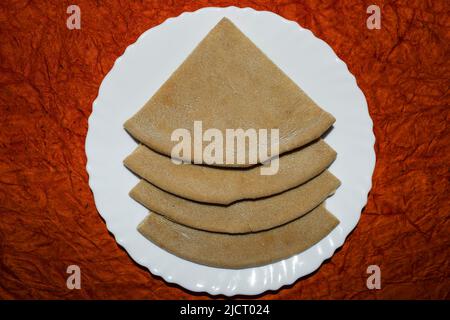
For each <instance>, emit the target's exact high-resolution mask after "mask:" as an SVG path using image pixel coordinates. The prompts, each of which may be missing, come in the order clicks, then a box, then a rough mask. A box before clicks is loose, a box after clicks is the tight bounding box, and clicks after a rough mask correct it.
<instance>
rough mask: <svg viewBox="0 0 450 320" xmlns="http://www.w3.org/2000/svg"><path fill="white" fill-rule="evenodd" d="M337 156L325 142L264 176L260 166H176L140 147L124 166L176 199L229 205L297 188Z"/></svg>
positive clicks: (292, 154) (284, 160)
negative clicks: (241, 167)
mask: <svg viewBox="0 0 450 320" xmlns="http://www.w3.org/2000/svg"><path fill="white" fill-rule="evenodd" d="M335 158H336V152H335V151H334V150H333V149H332V148H330V147H329V146H328V145H327V144H326V143H325V142H324V141H323V140H319V141H317V142H315V143H312V144H309V145H307V146H306V147H304V148H302V149H300V150H298V151H294V152H290V153H287V154H285V155H283V156H281V157H280V159H279V169H278V172H277V173H276V174H275V175H261V172H260V166H256V167H252V168H248V169H228V168H217V167H208V166H202V165H194V164H178V165H177V164H174V163H173V162H172V161H171V159H170V158H168V157H166V156H163V155H160V154H158V153H156V152H154V151H153V150H151V149H149V148H147V147H145V146H144V145H140V146H138V147H137V148H136V150H135V151H133V153H132V154H131V155H129V156H128V157H127V158H126V159H125V161H124V164H125V166H126V167H127V168H129V169H130V170H131V171H133V172H134V173H135V174H137V175H138V176H140V177H142V178H144V179H145V180H147V181H149V182H150V183H152V184H154V185H155V186H157V187H159V188H161V189H163V190H165V191H167V192H170V193H173V194H175V195H177V196H180V197H183V198H186V199H189V200H194V201H199V202H207V203H215V204H225V205H226V204H230V203H232V202H234V201H237V200H242V199H257V198H262V197H267V196H271V195H273V194H276V193H280V192H282V191H285V190H288V189H291V188H294V187H297V186H299V185H300V184H302V183H304V182H306V181H308V180H310V179H311V178H313V177H315V176H317V175H318V174H319V173H321V172H322V171H324V170H325V169H326V168H327V167H328V166H329V165H330V164H331V163H332V162H333V160H334V159H335Z"/></svg>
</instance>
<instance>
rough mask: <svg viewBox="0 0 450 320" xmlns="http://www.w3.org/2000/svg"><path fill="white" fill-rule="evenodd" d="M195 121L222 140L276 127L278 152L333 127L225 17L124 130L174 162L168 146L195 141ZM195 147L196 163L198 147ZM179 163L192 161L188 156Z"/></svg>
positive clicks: (293, 146)
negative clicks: (179, 133)
mask: <svg viewBox="0 0 450 320" xmlns="http://www.w3.org/2000/svg"><path fill="white" fill-rule="evenodd" d="M196 120H199V121H202V124H203V130H206V129H209V128H217V129H219V130H221V131H222V133H223V136H224V137H225V129H238V128H242V129H244V130H246V129H249V128H253V129H256V130H258V129H268V131H269V132H270V129H275V128H277V129H279V135H280V144H279V153H280V154H281V153H284V152H286V151H290V150H293V149H295V148H298V147H300V146H303V145H305V144H307V143H309V142H311V141H312V140H314V139H316V138H318V137H320V136H321V135H322V134H323V133H324V132H325V131H326V130H327V129H328V128H329V127H330V126H331V125H332V124H333V123H334V121H335V119H334V117H333V116H332V115H331V114H329V113H328V112H326V111H324V110H322V109H321V108H320V107H319V106H317V105H316V104H315V103H314V101H312V100H311V99H310V98H309V97H308V96H307V95H306V94H305V93H304V92H303V91H302V90H301V89H300V88H299V87H298V86H297V85H296V84H295V83H294V82H293V81H292V80H291V79H290V78H289V77H288V76H286V75H285V74H284V73H283V71H281V70H280V69H279V68H278V67H277V66H276V65H275V64H274V63H273V62H272V61H271V60H270V59H269V58H268V57H267V56H266V55H265V54H264V53H263V52H262V51H261V50H260V49H259V48H258V47H256V45H255V44H253V42H251V40H250V39H248V38H247V37H246V36H245V35H244V34H243V33H242V32H241V31H240V30H239V29H238V28H237V27H236V26H235V25H234V24H233V23H232V22H231V21H229V20H228V19H226V18H224V19H222V20H221V21H220V22H219V23H218V24H217V25H216V26H215V27H214V28H213V29H212V30H211V31H210V32H209V33H208V35H207V36H206V37H205V38H204V39H203V40H202V41H201V42H200V44H199V45H198V46H197V47H196V48H195V49H194V51H193V52H192V53H191V54H190V55H189V56H188V57H187V58H186V60H185V61H184V62H183V63H182V64H181V65H180V66H179V67H178V69H177V70H176V71H175V72H174V73H173V74H172V75H171V77H170V78H169V79H168V80H167V81H166V82H165V83H164V84H163V85H162V86H161V88H160V89H159V90H158V91H157V92H156V93H155V94H154V95H153V97H151V98H150V100H149V101H148V102H147V103H146V104H145V105H144V106H143V107H142V109H141V110H140V111H139V112H137V113H136V114H135V115H134V116H133V117H132V118H130V119H129V120H128V121H127V122H126V123H125V129H126V130H127V131H128V132H129V133H130V134H131V135H132V136H133V137H134V138H136V139H137V140H139V141H140V142H141V143H143V144H145V145H147V146H148V147H150V148H152V149H153V150H155V151H157V152H159V153H162V154H165V155H167V156H170V155H171V151H172V148H173V147H174V145H175V144H176V143H177V142H173V141H171V134H172V132H173V131H174V130H175V129H178V128H185V129H188V130H190V131H191V136H192V137H193V125H194V121H196ZM192 140H193V139H192ZM203 147H205V145H204V146H203ZM247 148H248V146H247ZM191 149H192V154H191V157H192V158H191V160H194V154H193V153H194V152H193V150H194V149H193V144H192V148H191ZM224 150H225V149H224ZM246 151H247V152H246V154H247V155H248V150H246ZM223 154H225V151H224V153H223ZM272 155H273V156H275V155H276V154H274V153H272ZM181 160H190V159H189V157H188V155H183V156H182V157H181ZM197 160H199V159H197ZM263 160H264V159H263ZM224 165H225V164H224ZM248 165H249V163H248V157H247V160H246V163H244V164H233V165H226V166H237V167H245V166H248Z"/></svg>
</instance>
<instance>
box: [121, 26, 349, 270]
mask: <svg viewBox="0 0 450 320" xmlns="http://www.w3.org/2000/svg"><path fill="white" fill-rule="evenodd" d="M195 121H202V124H203V127H204V128H216V129H218V130H219V131H221V132H224V136H225V130H227V129H229V128H242V129H244V130H246V129H249V128H253V129H255V130H259V129H270V128H276V129H278V130H279V142H278V148H277V150H278V154H275V156H279V159H278V161H279V162H278V166H279V167H278V171H277V173H276V174H273V175H262V174H261V170H260V169H261V167H262V166H267V163H262V162H263V161H258V163H257V164H256V165H252V164H251V163H250V162H249V159H248V158H246V159H245V162H244V163H240V164H235V163H233V164H230V165H227V164H220V165H214V164H213V165H205V164H197V162H195V161H194V162H191V163H189V160H192V155H191V154H187V155H186V154H183V155H181V159H180V160H182V161H183V163H182V164H177V163H175V162H174V161H172V159H171V158H170V157H171V154H172V150H173V147H174V144H175V143H174V141H172V139H171V135H172V133H173V132H174V130H177V129H179V128H184V129H187V130H189V131H190V132H192V130H193V125H194V122H195ZM334 121H335V119H334V117H333V116H332V115H330V114H329V113H327V112H325V111H324V110H322V109H321V108H320V107H319V106H317V105H316V104H315V103H314V102H313V101H312V100H311V99H310V98H309V97H308V96H307V95H306V94H305V93H304V92H303V91H302V90H301V89H300V88H299V87H298V86H297V85H296V84H295V83H294V82H293V81H292V80H291V79H290V78H289V77H288V76H286V75H285V74H284V73H283V72H282V71H281V70H280V69H279V68H278V67H277V66H276V65H275V64H274V63H273V62H272V61H271V60H270V59H269V58H267V57H266V56H265V54H264V53H263V52H262V51H261V50H260V49H259V48H258V47H257V46H256V45H255V44H253V43H252V42H251V41H250V40H249V39H248V38H247V37H246V36H245V35H244V34H243V33H242V32H241V31H240V30H239V29H238V28H237V27H236V26H235V25H234V24H233V23H232V22H231V21H229V20H228V19H226V18H224V19H222V20H221V21H220V22H219V23H218V24H217V25H216V26H215V27H214V28H213V29H212V30H211V31H210V32H209V33H208V34H207V36H206V37H205V38H204V39H203V40H202V41H201V42H200V44H199V45H198V46H197V47H196V48H195V49H194V51H193V52H192V53H191V54H190V55H189V56H188V57H187V59H186V60H185V61H184V62H183V63H182V64H181V65H180V66H179V67H178V69H177V70H176V71H175V72H174V73H173V74H172V75H171V76H170V78H169V79H168V80H167V81H166V82H165V83H164V84H163V85H162V86H161V88H160V89H159V90H158V91H157V92H156V93H155V94H154V95H153V97H152V98H151V99H150V100H149V101H148V102H147V103H146V104H145V105H144V106H143V107H142V109H141V110H139V111H138V112H137V113H136V114H135V115H134V116H133V117H132V118H130V119H129V120H128V121H127V122H126V123H125V129H126V130H127V131H128V132H129V133H130V134H131V135H132V136H133V137H134V138H135V139H136V140H138V141H139V143H140V145H139V146H138V147H137V149H136V150H135V151H134V152H133V153H132V154H131V155H129V156H128V157H127V158H126V159H125V161H124V163H125V165H126V167H127V168H129V169H130V170H131V171H132V172H134V173H135V174H136V175H138V176H139V177H140V178H141V180H140V182H139V183H138V184H137V185H136V186H135V187H134V188H133V189H132V190H131V192H130V196H131V197H132V198H133V199H135V200H136V201H138V202H140V203H141V204H142V205H144V206H145V207H147V208H148V209H149V210H150V211H151V213H150V214H149V215H148V216H147V217H146V218H145V219H144V221H142V222H141V223H140V225H139V226H138V230H139V232H140V233H141V234H142V235H143V236H145V237H146V238H147V239H148V240H150V241H152V242H153V243H155V244H156V245H158V246H160V247H161V248H163V249H165V250H167V251H169V252H171V253H173V254H175V255H177V256H179V257H182V258H185V259H188V260H190V261H193V262H196V263H200V264H205V265H208V266H213V267H219V268H247V267H254V266H259V265H264V264H268V263H271V262H275V261H278V260H282V259H285V258H288V257H290V256H292V255H294V254H297V253H300V252H302V251H304V250H306V249H307V248H309V247H311V246H312V245H314V244H315V243H317V242H318V241H319V240H321V239H322V238H324V237H325V236H326V235H327V234H328V233H329V232H331V230H333V229H334V228H335V227H336V226H337V225H338V223H339V221H338V220H337V219H336V218H335V217H334V216H333V215H332V214H331V213H329V212H328V211H327V210H326V208H325V205H324V201H325V199H326V198H327V197H329V196H330V195H332V194H333V193H334V192H335V190H336V189H337V188H338V187H339V184H340V182H339V180H338V179H337V178H336V177H335V176H333V174H331V173H330V172H329V171H328V170H327V168H328V166H329V165H330V164H331V163H332V162H333V161H334V159H335V158H336V152H335V151H334V150H333V149H332V148H330V146H328V145H327V144H326V143H325V142H324V141H323V140H321V138H320V137H321V136H322V135H323V134H324V133H325V132H326V131H327V130H328V129H329V128H330V127H331V126H332V124H333V123H334ZM193 148H194V146H193V147H192V149H193ZM247 154H248V153H247ZM272 155H273V154H272ZM183 157H185V158H183ZM194 157H195V156H194ZM194 160H195V159H194ZM196 160H198V159H196ZM259 160H261V159H259ZM268 161H269V163H270V161H274V160H270V159H269V160H268Z"/></svg>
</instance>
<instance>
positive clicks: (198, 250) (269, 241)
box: [138, 205, 339, 269]
mask: <svg viewBox="0 0 450 320" xmlns="http://www.w3.org/2000/svg"><path fill="white" fill-rule="evenodd" d="M338 224H339V221H338V220H337V219H336V217H334V216H333V215H332V214H331V213H329V212H328V211H327V210H326V209H325V207H324V206H323V205H320V206H319V207H317V208H316V209H314V210H312V211H311V212H309V213H308V214H306V215H305V216H303V217H301V218H299V219H296V220H294V221H292V222H290V223H288V224H284V225H282V226H280V227H277V228H274V229H270V230H267V231H261V232H255V233H247V234H239V235H235V234H234V235H230V234H224V233H216V232H208V231H201V230H196V229H192V228H189V227H186V226H183V225H180V224H177V223H175V222H172V221H170V220H168V219H166V218H164V217H163V216H161V215H158V214H156V213H151V214H150V215H149V216H147V217H146V218H145V220H144V221H142V222H141V223H140V224H139V226H138V230H139V232H140V233H141V234H142V235H143V236H144V237H146V238H147V239H148V240H150V241H152V242H153V243H155V244H156V245H158V246H159V247H161V248H162V249H165V250H167V251H168V252H171V253H172V254H174V255H176V256H178V257H181V258H184V259H187V260H190V261H192V262H195V263H199V264H204V265H208V266H211V267H217V268H229V269H240V268H250V267H257V266H261V265H265V264H269V263H272V262H276V261H279V260H282V259H286V258H289V257H291V256H292V255H294V254H298V253H300V252H302V251H304V250H306V249H308V248H309V247H311V246H312V245H314V244H315V243H317V242H318V241H320V240H321V239H322V238H324V237H325V236H326V235H328V234H329V233H330V232H331V231H332V230H333V229H334V228H335V227H336V226H337V225H338Z"/></svg>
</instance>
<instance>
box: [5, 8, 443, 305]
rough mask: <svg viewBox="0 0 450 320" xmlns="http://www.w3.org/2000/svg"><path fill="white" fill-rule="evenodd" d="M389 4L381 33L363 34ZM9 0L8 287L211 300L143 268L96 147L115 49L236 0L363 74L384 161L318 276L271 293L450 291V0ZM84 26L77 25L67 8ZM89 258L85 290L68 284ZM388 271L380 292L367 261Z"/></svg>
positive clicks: (8, 292)
mask: <svg viewBox="0 0 450 320" xmlns="http://www.w3.org/2000/svg"><path fill="white" fill-rule="evenodd" d="M373 2H375V3H374V4H377V5H379V6H380V8H381V12H382V26H381V30H369V29H367V28H366V19H367V17H368V14H367V13H366V8H367V7H368V6H369V5H370V4H373ZM373 2H372V1H351V2H350V1H301V2H300V1H299V2H298V3H297V2H296V1H293V0H285V1H281V0H276V1H273V0H270V1H269V0H266V1H256V0H255V1H239V2H235V1H161V0H156V1H148V2H146V1H136V2H132V1H93V0H77V1H74V2H70V3H69V2H67V1H57V0H55V1H1V3H0V28H1V34H0V35H1V42H0V68H1V69H0V108H1V109H0V124H1V128H0V219H1V220H0V297H1V298H58V299H59V298H64V299H65V298H83V299H84V298H87V299H90V298H100V299H103V298H112V299H116V298H118V299H122V298H132V299H134V298H148V299H168V298H177V299H178V298H182V299H190V298H206V297H208V296H207V295H204V294H191V293H190V292H188V291H186V290H184V289H182V288H180V287H178V286H176V285H170V284H167V283H165V282H164V281H163V280H162V279H160V278H158V277H154V276H152V275H150V274H149V272H147V271H146V270H145V269H143V268H141V267H139V266H138V265H137V264H136V263H135V262H133V260H132V259H131V258H130V257H129V256H128V255H127V253H126V252H125V251H124V250H123V249H121V248H120V247H119V246H118V245H117V244H116V242H115V240H114V238H113V237H112V236H111V234H109V233H108V230H107V229H106V226H105V223H104V222H103V221H102V219H101V218H100V216H99V214H98V213H97V210H96V208H95V205H94V199H93V196H92V193H91V191H90V189H89V186H88V176H87V173H86V170H85V165H86V156H85V151H84V142H85V137H86V131H87V120H88V117H89V114H90V113H91V110H92V106H91V104H92V102H93V100H94V99H95V97H96V96H97V91H98V88H99V85H100V83H101V82H102V79H103V77H104V76H105V75H106V73H107V72H108V71H109V70H110V69H111V67H112V65H113V63H114V61H115V59H116V58H117V57H119V56H120V55H122V53H123V51H124V50H125V48H126V47H127V46H128V45H129V44H131V43H133V42H134V41H135V40H136V39H137V37H138V36H139V35H140V34H141V33H142V32H144V31H145V30H147V29H149V28H152V27H154V26H156V25H158V24H160V23H162V22H163V21H164V20H165V19H167V18H169V17H175V16H178V15H179V14H181V13H182V12H184V11H193V10H196V9H199V8H201V7H205V6H228V5H233V4H238V5H239V6H241V7H245V6H249V7H253V8H255V9H257V10H270V11H273V12H275V13H278V14H280V15H282V16H283V17H286V18H287V19H290V20H294V21H297V22H298V23H299V24H300V25H302V26H303V27H305V28H308V29H311V30H312V31H313V32H314V33H315V35H316V36H318V37H320V38H321V39H323V40H324V41H326V42H327V43H328V44H329V45H330V46H331V47H332V48H333V49H334V50H335V52H336V53H337V55H338V56H339V57H340V58H342V60H344V61H345V62H346V63H347V65H348V67H349V69H350V71H351V72H352V73H353V74H354V75H355V76H356V79H357V81H358V84H359V86H360V87H361V89H362V91H363V92H364V94H365V96H366V98H367V101H368V104H369V111H370V115H371V116H372V119H373V121H374V131H375V135H376V139H377V143H376V153H377V164H376V169H375V173H374V176H373V188H372V191H371V193H370V196H369V200H368V203H367V206H366V208H365V209H364V210H363V214H362V217H361V220H360V222H359V224H358V226H357V228H356V229H355V231H354V232H353V233H352V234H351V235H350V236H349V237H348V239H347V241H346V242H345V245H344V246H343V248H342V249H341V250H339V251H338V252H337V253H336V254H335V255H334V256H333V257H332V259H331V260H329V261H328V262H326V263H325V264H324V265H323V266H322V267H321V268H320V269H319V270H318V271H317V272H315V273H314V274H312V275H310V276H308V277H306V278H304V279H302V280H300V281H297V282H296V283H295V284H294V285H292V286H290V287H286V288H284V289H282V290H280V291H278V292H276V293H269V294H266V295H261V296H260V297H261V298H264V299H273V298H275V299H276V298H283V299H305V298H312V299H319V298H320V299H321V298H346V299H347V298H349V299H367V298H387V299H392V298H405V299H410V298H426V299H427V298H447V299H448V298H449V292H450V282H449V271H450V268H449V261H450V251H449V245H450V234H449V232H450V231H449V230H450V225H449V220H448V217H449V212H450V202H449V194H450V190H449V189H450V188H449V184H450V183H449V177H450V175H449V165H450V150H449V142H450V132H449V127H450V125H449V123H450V119H449V93H448V88H449V83H450V80H449V79H450V67H449V60H450V55H449V47H448V45H449V43H450V41H449V40H450V39H449V38H450V37H449V30H450V19H449V15H448V13H449V9H450V5H449V2H448V1H445V0H444V1H379V0H377V1H373ZM73 3H75V4H77V5H78V6H80V8H81V23H82V25H81V30H69V29H67V28H66V18H67V17H68V14H67V13H66V9H67V6H68V5H70V4H73ZM70 264H77V265H79V266H80V267H81V271H82V289H81V290H73V291H71V290H68V289H67V288H66V277H67V274H66V268H67V266H68V265H70ZM371 264H376V265H379V266H380V267H381V272H382V289H381V290H375V291H374V290H368V289H367V287H366V278H367V274H366V268H367V266H368V265H371Z"/></svg>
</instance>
